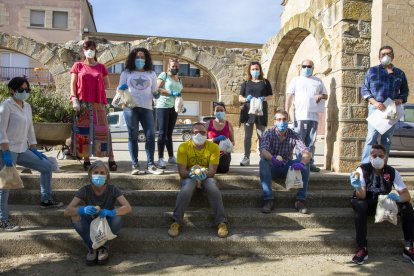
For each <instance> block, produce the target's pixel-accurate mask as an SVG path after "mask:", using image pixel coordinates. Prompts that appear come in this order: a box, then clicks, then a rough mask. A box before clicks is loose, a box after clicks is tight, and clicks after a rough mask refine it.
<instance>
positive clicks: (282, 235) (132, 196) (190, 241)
mask: <svg viewBox="0 0 414 276" xmlns="http://www.w3.org/2000/svg"><path fill="white" fill-rule="evenodd" d="M256 169H257V168H256ZM22 178H23V181H24V183H25V189H22V190H14V191H11V193H10V198H9V204H10V205H9V206H10V210H11V212H10V214H11V216H12V218H13V221H14V222H16V223H18V224H19V225H21V226H23V227H24V230H23V231H21V232H17V233H5V232H3V233H1V235H0V256H16V255H20V254H34V253H58V252H65V253H73V254H83V253H84V251H85V248H84V246H83V244H82V242H81V240H80V237H79V236H78V235H77V234H76V232H75V231H74V230H73V229H72V227H71V224H70V221H69V218H66V217H63V209H59V210H44V209H41V208H40V207H39V177H38V175H23V176H22ZM217 179H218V182H219V187H220V189H221V191H222V194H223V200H224V207H225V210H226V214H227V216H228V220H229V227H230V235H229V237H228V238H225V239H220V238H218V237H217V236H216V228H215V227H214V226H213V224H212V216H211V209H210V207H209V204H208V202H207V197H206V196H202V195H199V194H195V196H194V197H193V200H192V202H191V205H190V209H189V210H188V212H187V213H186V217H185V220H186V225H185V227H184V228H182V232H181V234H180V236H179V237H177V238H170V237H169V236H168V235H167V230H168V227H169V225H170V223H171V213H172V211H173V209H174V205H175V200H176V196H177V192H178V189H179V184H178V183H179V182H178V176H177V174H166V175H162V176H152V175H145V176H130V175H128V174H126V173H115V174H112V175H111V183H113V184H115V185H117V186H118V187H119V188H121V189H122V190H123V192H124V193H125V196H126V198H127V199H128V201H129V202H130V203H131V205H132V206H133V212H132V213H131V214H129V215H127V216H125V221H124V227H123V229H122V230H121V232H120V234H119V237H118V238H116V239H115V240H114V241H113V243H112V245H111V248H113V250H114V251H117V252H124V253H144V252H152V253H183V254H206V255H218V254H232V255H251V254H267V255H301V254H352V252H353V251H354V249H355V238H354V233H355V231H354V224H353V211H352V209H351V207H350V196H351V194H352V190H351V188H350V185H349V184H348V178H347V176H345V175H335V174H322V173H319V174H312V175H311V180H310V185H309V193H308V207H309V209H310V214H308V215H305V214H299V213H297V212H296V211H295V210H294V209H293V203H294V195H295V191H286V190H285V189H284V184H283V181H277V182H274V190H276V192H275V196H276V199H275V203H276V204H275V210H274V211H273V212H272V213H271V214H262V213H261V212H260V207H261V206H262V203H263V202H262V196H261V194H262V192H261V188H260V186H259V179H258V177H257V176H256V175H253V174H248V175H242V174H241V173H240V172H237V171H233V172H232V173H231V174H229V175H218V177H217ZM405 180H406V184H407V185H408V186H409V187H410V190H411V192H412V194H413V190H414V189H413V187H414V178H413V177H411V178H410V177H409V178H406V179H405ZM84 183H87V179H86V175H85V173H79V172H72V173H65V174H54V179H53V189H54V194H55V197H56V199H58V200H59V201H63V202H64V203H65V204H68V203H69V202H70V200H71V199H72V198H73V196H74V194H75V191H76V190H77V189H78V188H79V187H81V186H82V185H84ZM281 183H282V184H281ZM373 225H374V223H373V218H371V219H370V222H369V228H368V231H369V235H370V238H369V246H370V251H376V252H387V253H392V252H394V253H399V252H400V251H401V240H402V231H401V229H400V227H401V226H400V224H399V225H398V227H396V226H393V225H391V224H390V223H383V224H379V225H375V227H372V226H373Z"/></svg>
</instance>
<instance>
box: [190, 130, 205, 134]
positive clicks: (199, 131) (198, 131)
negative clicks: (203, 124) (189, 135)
mask: <svg viewBox="0 0 414 276" xmlns="http://www.w3.org/2000/svg"><path fill="white" fill-rule="evenodd" d="M199 133H200V134H201V135H206V133H207V131H205V130H194V131H193V134H194V135H197V134H199Z"/></svg>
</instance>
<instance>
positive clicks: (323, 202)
mask: <svg viewBox="0 0 414 276" xmlns="http://www.w3.org/2000/svg"><path fill="white" fill-rule="evenodd" d="M75 192H76V190H54V191H53V193H54V195H55V199H56V200H59V201H62V202H63V203H65V204H68V203H69V202H70V201H71V200H72V198H73V197H74V195H75ZM123 192H124V194H125V197H126V198H127V200H128V201H129V202H130V204H131V205H133V206H164V207H168V206H170V207H171V208H173V207H174V206H175V201H176V198H177V194H178V191H177V190H175V191H162V190H159V191H154V190H124V191H123ZM221 193H222V196H223V202H224V207H225V208H226V207H227V208H231V207H255V208H260V207H261V206H262V205H263V198H262V190H223V191H221ZM410 193H411V196H412V198H413V195H414V191H410ZM295 195H296V192H295V191H293V190H291V191H278V192H275V193H274V196H275V207H276V208H292V207H293V205H294V202H295ZM351 196H352V191H342V190H337V191H329V190H328V191H316V192H315V191H310V192H308V198H307V204H308V207H310V208H319V207H333V208H349V207H350V199H351ZM412 202H414V198H413V199H412ZM39 203H40V197H39V191H38V190H24V189H21V190H13V191H11V192H10V195H9V204H28V205H38V204H39ZM190 206H197V207H200V206H201V207H208V206H209V204H208V200H207V196H206V195H203V194H201V193H197V192H196V193H195V194H194V196H193V198H192V201H191V204H190Z"/></svg>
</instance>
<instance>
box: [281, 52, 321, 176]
mask: <svg viewBox="0 0 414 276" xmlns="http://www.w3.org/2000/svg"><path fill="white" fill-rule="evenodd" d="M301 66H302V74H301V76H299V77H295V78H294V79H293V80H292V81H291V82H290V84H289V86H288V89H287V91H286V94H287V99H286V106H285V109H286V111H287V112H288V114H289V109H290V106H291V105H292V100H293V98H294V99H295V100H294V105H295V112H294V114H295V119H294V127H295V131H296V133H298V134H299V136H300V137H301V139H302V141H304V142H305V145H306V146H307V147H308V148H309V149H310V152H311V153H312V156H314V154H315V142H316V134H317V130H318V121H319V112H321V110H318V109H319V108H321V109H322V110H323V109H324V106H322V107H319V106H318V104H319V105H323V103H320V101H321V100H326V99H328V93H327V91H326V88H325V86H324V85H323V82H322V81H321V80H320V79H319V78H317V77H315V76H312V74H313V68H314V65H313V61H312V60H309V59H306V60H304V61H302V64H301ZM313 163H314V159H313V158H312V160H311V163H310V171H311V172H319V171H320V168H318V167H316V166H315V165H314V164H313Z"/></svg>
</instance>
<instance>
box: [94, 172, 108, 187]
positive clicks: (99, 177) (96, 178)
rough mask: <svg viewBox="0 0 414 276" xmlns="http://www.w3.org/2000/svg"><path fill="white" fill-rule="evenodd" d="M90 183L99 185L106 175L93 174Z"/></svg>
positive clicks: (103, 182)
mask: <svg viewBox="0 0 414 276" xmlns="http://www.w3.org/2000/svg"><path fill="white" fill-rule="evenodd" d="M91 181H92V184H93V185H95V186H96V187H101V186H102V185H104V184H105V182H106V175H102V174H93V175H92V178H91Z"/></svg>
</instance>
